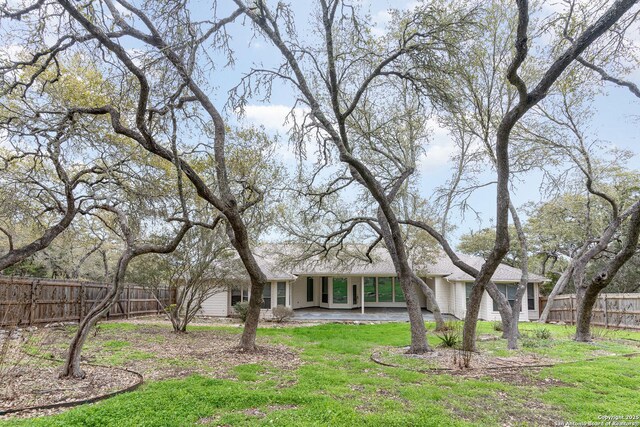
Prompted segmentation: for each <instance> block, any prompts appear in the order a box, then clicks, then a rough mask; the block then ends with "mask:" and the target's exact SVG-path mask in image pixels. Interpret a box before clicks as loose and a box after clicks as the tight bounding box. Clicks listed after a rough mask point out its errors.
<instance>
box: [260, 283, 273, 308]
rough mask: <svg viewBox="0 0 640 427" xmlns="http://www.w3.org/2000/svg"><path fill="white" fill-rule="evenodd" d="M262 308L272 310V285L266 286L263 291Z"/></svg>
mask: <svg viewBox="0 0 640 427" xmlns="http://www.w3.org/2000/svg"><path fill="white" fill-rule="evenodd" d="M262 308H267V309H268V308H271V283H267V284H266V285H264V289H263V290H262Z"/></svg>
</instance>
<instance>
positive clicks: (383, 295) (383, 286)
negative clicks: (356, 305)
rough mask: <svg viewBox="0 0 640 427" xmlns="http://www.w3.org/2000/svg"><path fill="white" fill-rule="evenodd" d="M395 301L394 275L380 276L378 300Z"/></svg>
mask: <svg viewBox="0 0 640 427" xmlns="http://www.w3.org/2000/svg"><path fill="white" fill-rule="evenodd" d="M392 301H393V277H378V302H392Z"/></svg>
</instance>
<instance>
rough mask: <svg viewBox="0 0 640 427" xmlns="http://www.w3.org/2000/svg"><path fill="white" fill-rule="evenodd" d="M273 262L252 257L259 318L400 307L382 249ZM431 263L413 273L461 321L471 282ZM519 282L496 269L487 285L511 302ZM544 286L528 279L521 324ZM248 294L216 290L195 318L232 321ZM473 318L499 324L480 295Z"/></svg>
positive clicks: (245, 288) (442, 258)
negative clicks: (279, 312) (277, 312)
mask: <svg viewBox="0 0 640 427" xmlns="http://www.w3.org/2000/svg"><path fill="white" fill-rule="evenodd" d="M459 256H460V258H461V259H462V260H463V261H465V262H467V263H468V264H470V265H472V266H474V267H476V268H478V269H479V268H480V266H481V265H482V263H483V262H484V260H483V259H482V258H480V257H476V256H470V255H459ZM279 257H280V256H277V255H274V254H265V253H262V254H261V255H259V256H256V259H257V260H258V263H259V264H260V266H261V268H262V270H263V271H264V273H265V274H266V276H267V279H268V280H269V282H270V286H266V287H265V289H264V293H263V299H264V303H263V309H264V312H263V315H264V317H267V318H268V317H270V311H271V309H273V308H275V307H276V306H279V305H284V306H286V307H291V308H292V309H294V310H296V309H302V308H309V307H321V308H326V309H330V310H353V309H359V310H360V311H361V312H362V313H364V312H365V311H366V309H367V307H405V300H404V294H403V292H402V289H401V287H400V284H399V282H398V280H397V277H396V271H395V268H394V266H393V263H392V261H391V257H390V256H389V253H388V252H387V251H386V250H384V249H383V250H377V251H375V254H374V256H373V257H372V258H373V260H372V261H368V260H366V261H365V260H362V259H353V260H351V261H349V262H345V261H344V260H341V261H337V260H336V261H335V262H330V261H327V260H326V259H323V260H319V259H316V260H306V261H305V262H303V263H298V264H296V265H293V266H289V267H285V266H283V265H284V264H283V263H282V262H279V261H278V259H279ZM432 258H433V259H430V260H429V261H426V262H422V263H420V265H418V263H415V262H414V263H413V265H412V267H413V268H414V271H415V272H416V273H417V274H418V275H419V276H420V277H421V278H422V279H423V280H424V281H425V283H426V284H427V285H428V286H429V287H430V288H431V289H432V290H433V292H434V293H435V297H436V301H437V303H438V305H439V307H440V311H441V312H442V313H443V314H450V315H453V316H455V317H457V318H460V319H462V318H464V316H465V315H466V305H467V297H468V295H469V293H470V291H471V286H472V284H473V278H472V277H471V276H469V275H467V274H466V273H464V272H463V271H462V270H460V269H459V268H458V267H456V266H455V265H453V263H452V262H451V260H449V258H448V257H447V256H446V255H445V254H440V255H437V256H434V257H432ZM520 276H521V270H519V269H517V268H513V267H510V266H508V265H505V264H501V265H500V266H499V267H498V269H497V270H496V272H495V273H494V275H493V281H494V283H496V285H497V286H498V288H499V289H500V290H501V291H502V293H503V294H504V295H506V296H507V297H508V298H509V299H510V300H513V299H514V298H515V293H516V287H517V286H518V282H519V281H520ZM545 280H546V279H545V278H544V277H542V276H539V275H536V274H532V273H529V283H528V286H527V292H526V294H525V296H524V298H523V300H522V308H521V312H520V320H521V321H528V320H537V319H538V313H539V307H538V301H539V299H538V296H539V286H540V284H541V283H543V282H544V281H545ZM249 288H250V287H249V285H248V283H238V284H237V285H235V286H232V287H230V288H229V289H228V290H221V291H220V292H218V293H217V294H215V295H213V296H212V297H210V298H209V299H208V300H206V301H205V302H204V304H203V305H202V308H201V311H200V314H201V315H204V316H222V317H226V316H230V315H233V314H234V310H233V308H232V307H233V305H234V304H236V303H237V302H240V301H248V299H249V292H250V291H249ZM416 290H417V294H418V296H419V299H420V303H421V306H422V307H423V308H426V309H427V310H430V308H431V307H430V304H429V303H428V302H427V300H426V297H425V295H424V293H423V292H422V291H421V290H420V289H419V288H417V289H416ZM479 318H480V319H482V320H499V319H500V314H499V313H498V311H497V307H496V306H495V304H494V303H493V300H492V299H491V297H490V296H489V294H488V293H487V292H486V291H485V292H484V295H483V297H482V305H481V308H480V313H479Z"/></svg>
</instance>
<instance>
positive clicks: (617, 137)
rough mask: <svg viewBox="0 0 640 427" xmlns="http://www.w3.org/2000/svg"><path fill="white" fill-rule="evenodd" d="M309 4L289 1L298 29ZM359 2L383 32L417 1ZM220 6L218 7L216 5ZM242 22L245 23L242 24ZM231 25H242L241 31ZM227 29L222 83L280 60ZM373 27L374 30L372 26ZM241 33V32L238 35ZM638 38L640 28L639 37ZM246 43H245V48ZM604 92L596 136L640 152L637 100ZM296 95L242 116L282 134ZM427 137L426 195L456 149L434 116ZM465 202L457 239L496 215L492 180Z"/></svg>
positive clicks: (444, 174) (519, 193) (537, 178)
mask: <svg viewBox="0 0 640 427" xmlns="http://www.w3.org/2000/svg"><path fill="white" fill-rule="evenodd" d="M312 4H313V2H312V1H310V0H297V1H294V2H291V5H292V8H293V10H294V12H295V14H296V17H297V18H296V19H297V21H296V22H297V25H298V31H299V32H300V31H304V30H305V28H306V27H305V26H308V22H309V21H310V20H311V19H312V9H313V8H312V7H310V6H311V5H312ZM360 4H361V5H362V6H363V8H364V9H365V10H369V13H370V15H371V17H372V20H373V22H375V24H376V27H377V30H376V31H378V32H379V33H383V32H384V26H385V24H387V23H388V21H389V8H391V7H394V8H402V9H411V8H412V7H413V6H414V5H415V4H416V2H415V1H403V0H398V1H393V2H391V1H386V0H379V1H375V0H364V1H361V2H360ZM558 7H561V6H560V5H559V2H550V3H548V4H546V5H545V6H544V8H543V10H542V12H543V13H545V12H551V11H553V10H557V8H558ZM220 11H222V9H221V10H220ZM244 28H246V27H244ZM234 29H235V30H240V33H238V31H234ZM229 31H230V33H231V34H235V35H234V37H235V39H234V40H233V42H232V47H233V48H234V50H235V51H236V53H237V62H236V66H235V68H234V70H233V71H234V73H232V72H229V73H228V74H226V75H224V76H221V77H222V80H221V81H220V82H219V85H220V86H223V85H224V84H225V83H228V84H231V85H233V84H237V79H238V77H239V75H238V74H235V72H238V73H241V72H242V71H246V70H247V69H248V68H249V67H251V66H255V65H261V66H265V65H269V64H273V63H274V60H279V59H280V56H279V52H277V51H276V50H275V49H274V48H273V47H271V46H269V44H268V43H267V42H265V41H263V40H262V39H256V38H253V37H252V35H251V34H246V30H244V31H245V34H246V35H245V36H244V37H243V35H242V31H243V30H242V28H239V27H233V26H232V27H230V28H229ZM374 33H375V32H374ZM238 34H240V35H238ZM636 40H638V41H640V34H638V35H637V39H636ZM247 45H249V47H248V49H247ZM628 78H629V79H631V80H632V81H635V82H637V83H640V71H639V70H636V72H634V73H632V74H631V75H630V76H628ZM606 89H607V94H606V95H602V96H598V98H597V100H596V102H595V107H596V109H597V111H596V114H595V115H594V120H593V123H592V129H593V131H594V132H595V133H597V135H598V137H599V138H600V139H602V140H604V141H607V142H606V143H607V144H610V145H611V146H616V147H620V148H626V149H630V150H632V151H634V152H635V153H638V152H640V150H638V147H639V142H640V141H639V140H638V139H639V136H638V135H639V133H638V132H637V129H638V117H639V115H640V114H639V111H640V110H639V107H640V102H639V101H638V99H637V98H635V97H634V96H633V95H631V94H630V93H629V92H628V91H627V90H626V89H622V88H619V87H615V86H613V85H607V86H606ZM293 103H294V98H293V96H292V91H291V90H289V88H287V87H281V88H280V89H279V90H276V91H274V93H273V96H272V97H271V99H270V101H269V102H267V103H263V102H258V101H251V102H249V104H248V105H247V107H246V109H245V116H244V121H245V122H246V123H250V124H257V125H262V126H264V127H265V128H266V129H267V130H268V131H270V132H278V133H280V134H282V135H284V134H286V131H287V129H288V126H290V125H287V124H286V123H285V117H286V115H287V114H288V113H289V111H290V110H291V107H292V106H293ZM429 123H430V127H431V138H430V141H429V144H428V146H427V147H426V153H425V155H424V156H422V157H421V158H420V161H419V164H418V168H419V174H420V178H419V186H418V188H419V190H420V192H421V194H422V195H423V196H425V197H427V198H428V197H430V196H431V195H432V193H433V191H434V189H435V188H436V187H438V186H440V185H442V184H444V183H445V182H446V180H447V179H448V178H449V177H450V176H451V168H452V163H451V162H450V158H451V156H452V154H453V153H454V152H455V147H454V144H453V142H452V140H451V138H450V136H449V133H448V131H447V130H446V129H443V128H441V127H440V126H439V125H438V123H437V121H436V120H430V121H429ZM282 140H283V145H282V147H281V150H280V153H281V156H282V159H284V160H285V161H286V162H287V163H288V164H290V165H292V164H293V163H294V160H295V159H294V154H293V150H291V149H290V147H288V146H287V144H286V138H283V139H282ZM630 166H632V167H634V168H638V167H639V166H640V157H639V156H638V155H637V154H636V156H635V157H634V158H633V159H632V161H631V164H630ZM484 175H485V176H483V177H482V178H481V180H486V181H489V180H494V179H495V177H494V175H493V174H492V173H491V172H490V171H487V172H486V173H485V174H484ZM541 180H542V174H541V173H530V174H528V175H526V176H522V177H521V180H520V182H519V183H517V184H516V187H515V189H514V192H513V194H512V197H513V200H514V201H515V204H516V206H521V205H523V204H525V203H527V202H531V201H533V202H539V201H542V200H544V198H545V196H544V195H543V194H541V193H540V185H541ZM469 203H470V204H471V205H472V206H473V209H474V210H475V211H477V212H478V213H479V217H476V216H475V215H466V216H464V217H463V216H462V215H461V214H460V213H456V214H455V215H454V216H453V217H452V220H453V221H454V223H455V224H456V226H457V229H456V231H454V233H453V234H452V235H451V237H452V238H453V240H454V241H457V239H458V238H459V236H460V235H461V234H464V233H467V232H469V231H471V230H478V229H480V228H483V227H487V226H490V225H491V224H492V223H493V220H494V218H495V188H494V187H493V186H490V187H486V188H483V189H482V190H478V191H477V192H476V193H474V194H473V195H472V196H471V197H470V199H469Z"/></svg>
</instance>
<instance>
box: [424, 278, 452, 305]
mask: <svg viewBox="0 0 640 427" xmlns="http://www.w3.org/2000/svg"><path fill="white" fill-rule="evenodd" d="M427 285H429V287H430V288H431V289H433V291H434V292H435V294H436V302H437V303H438V307H440V312H441V313H449V314H453V307H452V300H451V288H452V286H451V285H450V284H449V283H447V282H446V281H445V279H444V278H442V277H435V278H429V279H427Z"/></svg>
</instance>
